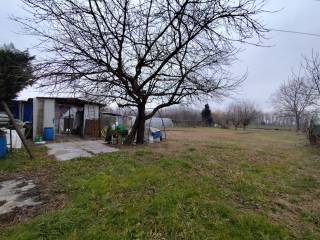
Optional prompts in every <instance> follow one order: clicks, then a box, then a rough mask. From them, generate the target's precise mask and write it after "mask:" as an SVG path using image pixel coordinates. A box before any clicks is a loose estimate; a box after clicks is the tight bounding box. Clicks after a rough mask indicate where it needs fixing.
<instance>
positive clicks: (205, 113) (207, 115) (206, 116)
mask: <svg viewBox="0 0 320 240" xmlns="http://www.w3.org/2000/svg"><path fill="white" fill-rule="evenodd" d="M201 117H202V121H203V122H204V123H205V124H207V125H211V124H212V123H213V119H212V114H211V110H210V107H209V104H206V105H205V106H204V109H203V110H202V112H201Z"/></svg>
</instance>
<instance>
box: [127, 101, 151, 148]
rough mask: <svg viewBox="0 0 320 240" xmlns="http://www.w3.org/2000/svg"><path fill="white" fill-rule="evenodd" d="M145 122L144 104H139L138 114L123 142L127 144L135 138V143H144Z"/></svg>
mask: <svg viewBox="0 0 320 240" xmlns="http://www.w3.org/2000/svg"><path fill="white" fill-rule="evenodd" d="M145 122H146V113H145V106H141V107H139V108H138V115H137V117H136V120H135V121H134V124H133V126H132V128H131V131H130V134H129V135H128V137H127V139H126V141H125V144H128V145H129V144H132V143H133V142H134V140H135V139H136V144H143V143H144V130H145Z"/></svg>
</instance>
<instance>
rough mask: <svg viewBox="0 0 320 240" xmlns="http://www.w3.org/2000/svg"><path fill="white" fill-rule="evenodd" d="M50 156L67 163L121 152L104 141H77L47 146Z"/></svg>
mask: <svg viewBox="0 0 320 240" xmlns="http://www.w3.org/2000/svg"><path fill="white" fill-rule="evenodd" d="M47 147H48V148H49V151H48V154H49V155H54V156H55V157H56V159H57V160H59V161H66V160H70V159H73V158H78V157H91V156H93V155H94V154H98V153H110V152H116V151H119V150H118V149H116V148H113V147H109V146H107V144H106V143H104V142H103V141H100V140H99V141H75V142H64V143H50V144H47Z"/></svg>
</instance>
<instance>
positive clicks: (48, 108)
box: [43, 99, 55, 128]
mask: <svg viewBox="0 0 320 240" xmlns="http://www.w3.org/2000/svg"><path fill="white" fill-rule="evenodd" d="M43 110H44V113H43V128H46V127H53V128H54V118H55V114H54V113H55V100H54V99H45V100H44V106H43Z"/></svg>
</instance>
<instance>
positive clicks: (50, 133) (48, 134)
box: [43, 127, 54, 141]
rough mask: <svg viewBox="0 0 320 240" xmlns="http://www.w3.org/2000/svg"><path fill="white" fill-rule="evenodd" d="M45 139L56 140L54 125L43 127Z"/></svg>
mask: <svg viewBox="0 0 320 240" xmlns="http://www.w3.org/2000/svg"><path fill="white" fill-rule="evenodd" d="M43 140H44V141H53V140H54V130H53V127H46V128H44V129H43Z"/></svg>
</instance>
